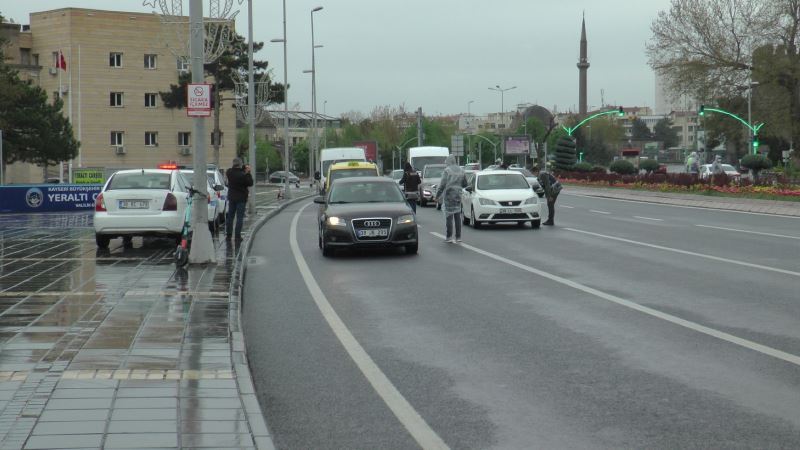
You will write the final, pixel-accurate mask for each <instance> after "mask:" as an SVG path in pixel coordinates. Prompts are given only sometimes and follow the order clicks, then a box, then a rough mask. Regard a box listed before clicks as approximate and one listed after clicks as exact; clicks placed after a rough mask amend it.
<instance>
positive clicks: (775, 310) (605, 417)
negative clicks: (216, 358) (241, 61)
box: [243, 195, 800, 449]
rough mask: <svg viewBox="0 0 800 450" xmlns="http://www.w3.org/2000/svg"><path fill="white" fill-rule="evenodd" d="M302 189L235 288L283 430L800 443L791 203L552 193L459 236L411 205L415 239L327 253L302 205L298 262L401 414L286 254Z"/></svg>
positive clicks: (473, 438)
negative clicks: (551, 203)
mask: <svg viewBox="0 0 800 450" xmlns="http://www.w3.org/2000/svg"><path fill="white" fill-rule="evenodd" d="M305 204H306V203H299V204H296V205H294V206H292V207H290V208H288V209H287V210H286V211H284V212H283V213H281V214H280V215H278V216H277V217H275V218H274V219H272V220H271V221H270V222H268V223H267V224H266V225H265V226H264V228H262V230H261V231H260V232H259V233H258V235H257V237H256V239H255V242H254V246H253V249H252V252H251V253H250V256H251V261H250V264H249V267H248V269H247V270H248V272H247V279H246V284H245V290H244V296H245V305H244V314H243V320H244V330H245V339H246V344H247V347H248V355H249V358H250V364H251V369H252V371H253V377H254V382H255V384H256V390H257V393H258V395H259V399H260V401H261V404H262V408H263V409H264V413H265V416H266V418H267V422H268V425H269V427H270V429H271V432H272V433H273V437H274V441H275V444H276V446H278V447H279V448H292V449H301V448H370V449H376V448H418V447H419V445H418V441H417V440H416V438H415V437H418V436H419V435H420V434H419V432H420V428H425V427H428V429H429V430H431V431H432V432H433V433H435V435H436V436H438V437H439V438H441V440H442V441H443V442H444V443H445V444H446V445H447V446H449V447H450V448H475V449H484V448H520V449H521V448H663V449H674V448H800V326H798V325H800V289H798V287H800V227H799V226H798V225H800V220H798V219H791V218H781V217H771V216H764V215H753V214H741V213H733V212H723V211H714V210H700V209H693V208H679V207H670V206H660V205H651V204H645V203H633V202H622V201H614V200H606V199H594V198H588V197H579V196H571V195H562V197H561V198H560V199H559V204H558V212H557V219H556V224H557V226H556V227H554V228H549V227H542V229H541V230H531V229H530V228H529V227H526V228H517V227H515V226H508V227H506V226H498V227H490V228H488V229H481V230H473V229H472V228H466V229H465V231H464V244H465V245H462V246H457V245H452V244H444V243H443V242H442V240H441V238H439V237H437V236H434V235H432V234H431V233H441V232H442V228H443V225H442V219H441V216H440V214H439V213H437V212H436V211H434V210H433V209H432V208H424V209H421V210H420V212H419V217H418V221H419V223H420V225H421V229H420V231H421V236H422V245H421V248H420V254H419V255H417V256H406V255H404V254H403V253H402V252H401V251H397V252H391V251H389V252H385V251H384V252H363V253H341V254H339V255H338V256H337V257H335V258H333V259H328V258H323V257H322V255H321V252H320V250H319V249H318V248H317V241H316V233H317V230H316V223H315V219H314V217H315V213H316V208H315V206H314V205H312V206H309V207H307V208H305V209H304V210H303V212H302V213H301V215H300V216H299V219H298V227H297V231H296V232H297V242H298V247H299V250H300V252H301V254H302V257H303V260H304V261H305V263H306V264H307V265H308V267H309V269H310V272H311V274H313V279H314V280H315V282H316V283H317V284H318V285H319V287H320V289H321V291H322V293H323V294H324V296H325V297H326V299H327V302H329V303H330V305H331V307H332V308H333V310H334V311H335V312H336V313H337V314H338V316H339V317H340V318H341V321H342V322H343V324H344V326H345V327H346V328H347V329H348V330H349V332H350V333H352V336H353V337H354V338H355V340H356V341H357V342H358V343H359V344H360V345H361V346H362V347H363V349H364V350H365V351H366V353H367V354H368V355H369V357H371V359H372V361H374V363H375V364H376V365H377V367H378V368H379V369H380V371H382V373H384V374H385V375H386V377H387V378H388V380H389V381H390V382H391V384H392V385H393V386H394V387H395V388H396V389H397V391H398V392H399V393H400V394H401V395H402V396H403V397H404V398H405V400H407V402H408V404H409V405H410V407H411V408H413V410H414V411H416V413H418V414H419V417H421V419H422V424H423V425H422V427H419V426H411V427H409V426H407V425H404V423H405V422H401V421H400V420H399V419H398V417H397V416H395V414H393V412H392V409H390V407H389V406H387V404H388V403H387V402H386V401H384V399H383V398H382V397H381V396H380V395H379V394H378V392H380V388H378V389H376V388H374V387H373V385H371V384H370V382H368V378H367V377H366V376H365V375H364V374H363V373H362V371H361V370H360V369H359V366H358V365H357V364H356V363H355V362H354V360H353V358H352V357H351V356H350V354H348V352H347V351H346V350H345V346H344V345H343V344H342V343H341V342H340V341H339V339H338V338H337V335H336V334H335V333H334V332H333V331H332V328H331V326H330V325H328V322H326V320H325V318H324V316H323V314H322V313H321V310H320V308H319V307H318V306H317V303H315V301H314V299H313V298H312V296H311V294H310V293H309V289H308V288H307V286H306V284H305V282H304V280H303V277H302V276H301V273H300V271H299V270H298V264H297V263H296V261H295V258H294V256H293V253H292V250H291V248H290V230H291V225H292V219H293V218H294V216H295V215H296V214H297V212H298V211H299V210H300V209H301V208H302V207H303V206H304V205H305ZM590 233H591V234H590ZM620 239H624V240H620ZM389 403H390V402H389Z"/></svg>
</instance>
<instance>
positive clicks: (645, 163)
mask: <svg viewBox="0 0 800 450" xmlns="http://www.w3.org/2000/svg"><path fill="white" fill-rule="evenodd" d="M658 166H659V164H658V161H656V160H655V159H643V160H641V161H640V162H639V168H640V169H642V170H644V171H645V172H647V173H653V172H655V171H656V170H658Z"/></svg>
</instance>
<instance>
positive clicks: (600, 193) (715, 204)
mask: <svg viewBox="0 0 800 450" xmlns="http://www.w3.org/2000/svg"><path fill="white" fill-rule="evenodd" d="M564 193H566V194H575V195H587V196H590V197H603V198H614V199H619V200H631V201H639V202H650V203H661V204H664V205H675V206H691V207H697V208H712V209H722V210H728V211H742V212H751V213H761V214H776V215H782V216H793V217H800V202H791V201H778V200H760V199H753V198H735V197H712V196H708V195H699V194H679V193H671V192H652V191H638V190H633V189H624V188H603V187H593V186H592V187H589V186H580V185H574V184H565V185H564Z"/></svg>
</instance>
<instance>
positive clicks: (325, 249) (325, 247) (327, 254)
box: [322, 241, 333, 258]
mask: <svg viewBox="0 0 800 450" xmlns="http://www.w3.org/2000/svg"><path fill="white" fill-rule="evenodd" d="M322 256H324V257H326V258H330V257H331V256H333V249H332V248H330V246H328V245H326V244H325V241H323V242H322Z"/></svg>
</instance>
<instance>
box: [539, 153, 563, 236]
mask: <svg viewBox="0 0 800 450" xmlns="http://www.w3.org/2000/svg"><path fill="white" fill-rule="evenodd" d="M532 172H533V174H534V175H536V178H538V179H539V184H541V185H542V188H544V196H545V198H546V199H547V222H544V223H542V225H555V217H556V199H558V194H559V193H560V192H561V183H559V182H558V180H557V179H556V177H554V176H553V175H552V174H551V173H550V172H539V168H538V167H534V168H533V171H532Z"/></svg>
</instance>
